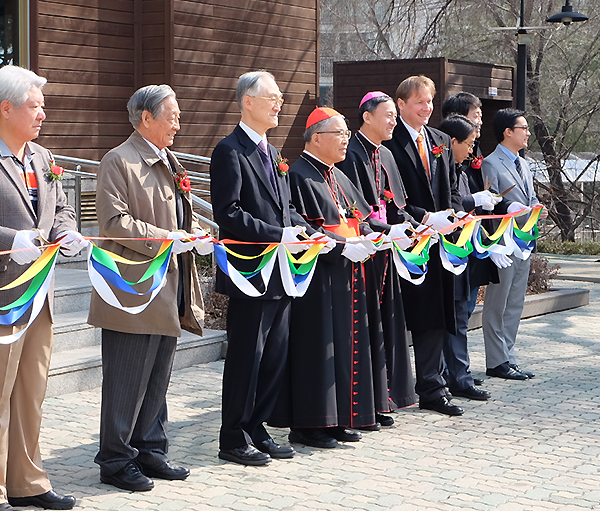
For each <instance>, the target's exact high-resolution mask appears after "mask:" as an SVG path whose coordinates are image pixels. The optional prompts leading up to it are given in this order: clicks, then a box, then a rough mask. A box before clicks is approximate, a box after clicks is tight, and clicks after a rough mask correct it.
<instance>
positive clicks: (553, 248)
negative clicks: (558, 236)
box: [537, 240, 600, 255]
mask: <svg viewBox="0 0 600 511" xmlns="http://www.w3.org/2000/svg"><path fill="white" fill-rule="evenodd" d="M537 250H538V252H543V253H545V254H560V255H574V254H582V255H600V243H598V242H597V241H576V242H572V241H553V240H539V241H538V243H537Z"/></svg>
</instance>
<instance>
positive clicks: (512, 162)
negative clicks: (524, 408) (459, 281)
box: [481, 108, 548, 380]
mask: <svg viewBox="0 0 600 511" xmlns="http://www.w3.org/2000/svg"><path fill="white" fill-rule="evenodd" d="M492 123H493V128H494V135H495V137H496V140H497V141H498V146H497V147H496V149H495V150H494V152H493V153H492V154H490V155H489V156H488V157H487V158H485V159H484V160H483V164H482V166H481V171H482V173H483V176H484V177H485V178H486V179H487V181H488V182H489V183H492V185H491V188H490V190H491V191H492V192H494V193H501V192H504V191H505V190H509V189H510V191H509V192H508V193H506V195H505V196H504V199H505V200H506V202H507V203H508V204H509V205H508V208H507V212H508V213H512V212H516V211H519V210H521V209H523V208H525V207H531V206H536V205H538V204H539V203H540V201H539V200H538V198H537V196H536V194H535V189H534V188H533V174H532V173H531V171H530V170H529V165H528V164H527V161H526V160H525V158H522V157H521V156H519V151H521V150H522V149H526V148H527V142H528V140H529V135H530V134H531V133H530V132H529V125H528V124H527V119H526V118H525V114H524V113H523V112H521V111H520V110H515V109H513V108H505V109H504V110H499V111H498V112H497V113H496V115H495V116H494V119H493V121H492ZM511 188H512V189H511ZM547 216H548V213H547V211H546V210H545V209H544V210H543V211H542V215H541V217H542V218H546V217H547ZM525 218H527V217H525ZM524 221H525V220H524V219H523V218H520V219H517V222H518V223H520V225H521V227H522V224H523V222H524ZM490 258H491V259H492V260H493V261H494V263H496V265H497V266H498V274H499V276H500V282H499V283H497V284H490V285H489V286H488V287H487V290H486V293H485V303H484V304H483V316H482V326H483V341H484V343H485V359H486V366H487V370H486V374H487V375H488V376H495V377H497V378H504V379H508V380H527V379H529V378H533V377H534V376H535V375H534V374H533V373H532V372H529V371H524V370H522V369H521V368H520V367H519V366H518V365H517V360H516V352H515V340H516V337H517V332H518V330H519V323H520V321H521V313H522V312H523V304H524V302H525V292H526V291H527V281H528V278H529V265H530V260H529V258H527V259H522V258H520V257H517V256H516V255H510V256H507V255H504V254H495V253H492V254H491V255H490Z"/></svg>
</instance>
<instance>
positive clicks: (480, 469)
mask: <svg viewBox="0 0 600 511" xmlns="http://www.w3.org/2000/svg"><path fill="white" fill-rule="evenodd" d="M557 284H558V286H568V287H574V283H573V282H568V281H567V282H559V283H557ZM576 285H577V286H580V287H587V288H589V289H590V290H591V295H590V302H591V303H590V305H589V306H588V307H583V308H580V309H576V310H572V311H566V312H561V313H556V314H551V315H547V316H543V317H539V318H534V319H530V320H526V321H524V322H523V323H522V325H521V332H520V336H519V341H518V346H519V348H520V350H519V351H520V359H519V361H520V364H521V365H522V367H524V368H526V369H528V370H532V371H534V372H535V373H536V374H537V377H536V378H535V379H533V380H530V381H525V382H509V381H504V380H500V379H495V378H493V379H487V380H486V381H485V387H484V388H486V389H487V390H489V391H491V392H492V394H493V399H492V400H490V401H489V402H484V403H481V402H475V401H467V400H460V399H457V400H456V401H460V402H461V404H462V405H464V408H465V410H466V413H465V415H464V416H463V417H461V418H449V417H445V416H442V415H439V414H436V413H434V412H425V411H421V410H419V409H418V407H414V406H413V407H410V408H407V409H404V410H402V411H400V412H399V413H396V414H395V419H396V424H395V425H394V426H393V427H391V428H388V429H386V430H385V431H381V432H378V433H370V434H365V436H364V439H363V440H362V441H361V442H359V443H356V444H346V445H344V446H343V447H341V448H339V449H336V450H318V449H311V448H307V447H299V448H298V454H297V456H296V457H295V458H294V459H293V460H280V461H273V462H272V463H271V464H270V465H268V466H266V467H242V466H239V465H235V464H231V463H225V462H222V461H219V460H218V459H217V456H216V454H217V434H218V427H219V417H220V412H219V394H220V383H221V371H222V367H223V364H222V362H215V363H210V364H206V365H200V366H196V367H192V368H189V369H185V370H181V371H178V372H176V373H174V375H173V378H172V384H171V388H170V393H169V407H170V408H169V413H170V420H171V422H170V436H171V440H172V442H171V444H172V447H171V452H170V458H171V459H172V460H173V461H175V462H177V463H181V464H183V465H186V466H188V467H190V468H191V470H192V474H191V476H190V477H189V479H188V480H187V481H185V482H166V481H156V487H155V488H154V490H152V491H150V492H147V493H138V494H134V493H128V492H123V491H119V490H117V489H115V488H113V487H111V486H107V485H103V484H101V483H100V481H99V472H98V468H97V466H96V465H95V464H94V463H93V461H92V460H93V457H94V455H95V453H96V450H97V442H98V423H99V403H100V391H99V390H93V391H86V392H79V393H76V394H68V395H64V396H60V397H54V398H50V399H48V400H47V401H46V404H45V418H44V423H43V431H42V445H43V455H44V458H45V467H46V468H47V470H48V471H49V473H50V475H51V478H52V481H53V483H54V486H55V488H56V489H57V490H58V491H60V492H66V493H71V494H73V495H75V496H76V497H77V499H78V506H79V509H87V510H92V509H93V510H122V509H132V510H136V509H140V510H158V509H161V510H167V511H171V510H172V511H176V510H205V509H207V510H208V509H210V510H216V509H223V510H239V511H243V510H256V509H264V510H269V509H272V510H290V511H292V510H293V511H296V510H297V511H301V510H302V511H306V510H323V511H338V510H340V511H341V510H344V511H347V510H377V509H391V510H402V511H412V510H418V511H426V510H430V509H431V510H455V509H475V510H498V511H521V510H527V511H532V510H533V511H536V510H560V511H570V510H573V511H574V510H584V509H585V510H589V509H600V484H599V482H600V474H599V472H600V433H599V431H598V429H599V425H600V409H599V407H598V403H599V398H600V396H599V393H600V392H599V390H598V388H599V383H598V382H599V381H600V341H599V340H598V336H597V333H598V332H599V331H600V287H599V286H597V285H596V284H589V283H577V284H576ZM470 345H471V353H472V367H473V372H474V373H475V375H476V376H482V375H483V374H484V373H483V370H484V367H485V363H484V356H483V341H482V334H481V331H480V330H477V331H474V332H472V334H471V336H470ZM286 433H287V432H286V431H280V430H274V431H273V436H274V437H275V439H276V440H278V441H285V438H286Z"/></svg>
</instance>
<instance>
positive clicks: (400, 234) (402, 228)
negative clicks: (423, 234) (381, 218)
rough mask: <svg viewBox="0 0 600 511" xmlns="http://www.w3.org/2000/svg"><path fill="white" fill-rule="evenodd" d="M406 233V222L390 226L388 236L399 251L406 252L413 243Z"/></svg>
mask: <svg viewBox="0 0 600 511" xmlns="http://www.w3.org/2000/svg"><path fill="white" fill-rule="evenodd" d="M407 231H408V232H410V224H409V223H408V222H402V223H401V224H395V225H392V228H391V229H390V232H389V236H390V238H392V239H393V240H394V241H395V242H396V245H398V246H399V247H400V250H406V249H407V248H408V247H410V246H411V245H412V243H413V240H412V239H410V238H409V237H408V235H407V234H406V232H407Z"/></svg>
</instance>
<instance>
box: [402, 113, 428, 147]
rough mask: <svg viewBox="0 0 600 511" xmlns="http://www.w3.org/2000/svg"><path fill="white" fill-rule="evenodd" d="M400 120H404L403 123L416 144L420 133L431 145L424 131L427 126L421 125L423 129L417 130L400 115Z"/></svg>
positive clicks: (426, 143)
mask: <svg viewBox="0 0 600 511" xmlns="http://www.w3.org/2000/svg"><path fill="white" fill-rule="evenodd" d="M400 120H401V121H402V124H404V127H405V128H406V130H407V131H408V134H409V135H410V138H412V141H413V142H414V143H415V145H416V144H417V137H418V136H419V135H423V140H424V141H425V145H426V146H429V144H428V142H427V137H426V136H425V133H424V132H425V126H422V127H421V131H417V130H416V129H414V128H413V127H412V126H409V125H408V124H406V122H405V121H404V119H403V118H402V116H400Z"/></svg>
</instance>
